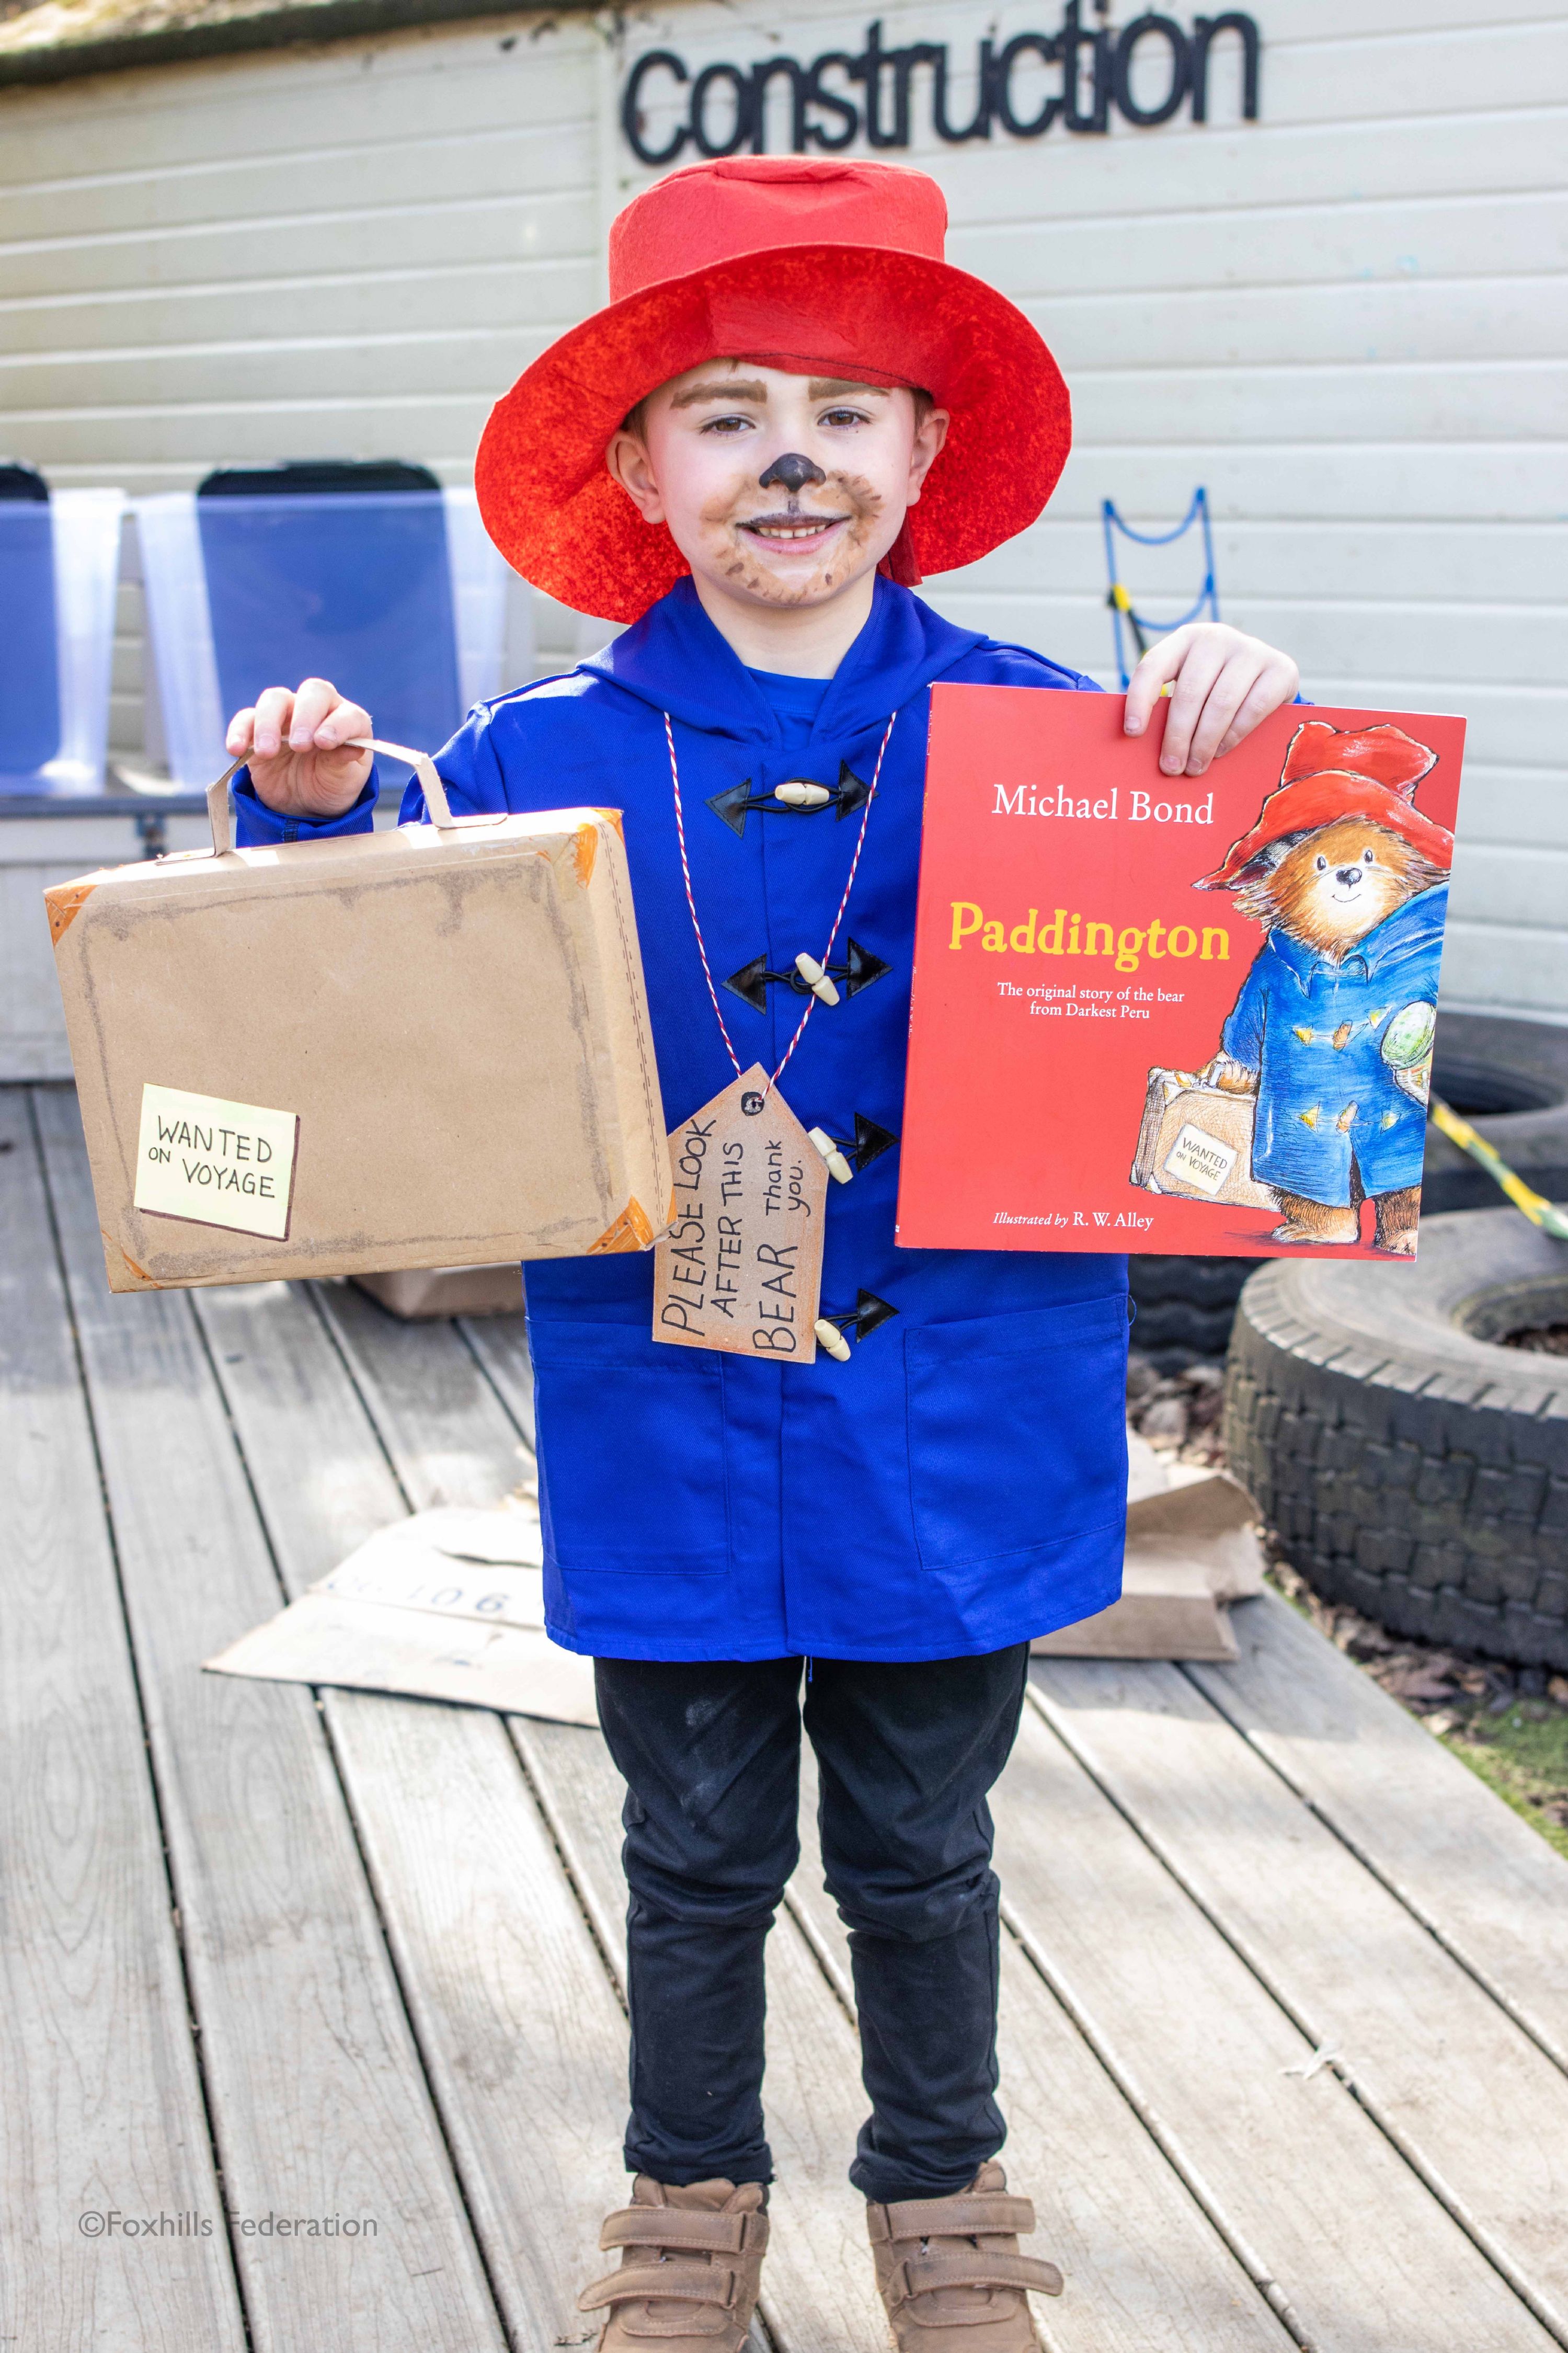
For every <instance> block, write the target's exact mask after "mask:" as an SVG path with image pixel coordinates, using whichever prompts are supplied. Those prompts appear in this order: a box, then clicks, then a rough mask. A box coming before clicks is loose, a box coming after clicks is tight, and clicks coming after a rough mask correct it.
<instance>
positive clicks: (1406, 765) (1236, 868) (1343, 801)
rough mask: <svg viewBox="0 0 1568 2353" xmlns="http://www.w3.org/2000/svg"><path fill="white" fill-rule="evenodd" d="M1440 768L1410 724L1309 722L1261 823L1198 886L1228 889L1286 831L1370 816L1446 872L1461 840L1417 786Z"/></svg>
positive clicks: (1292, 750)
mask: <svg viewBox="0 0 1568 2353" xmlns="http://www.w3.org/2000/svg"><path fill="white" fill-rule="evenodd" d="M1436 765H1437V754H1436V752H1434V751H1433V750H1432V748H1431V746H1430V745H1429V744H1418V743H1417V742H1416V741H1415V736H1414V735H1407V734H1406V733H1405V730H1404V728H1403V727H1394V726H1381V727H1365V728H1348V727H1346V728H1341V727H1333V726H1331V725H1330V723H1329V722H1328V721H1327V720H1326V719H1309V720H1307V721H1306V722H1305V723H1304V724H1303V725H1301V726H1300V727H1298V728H1297V730H1296V733H1294V735H1292V736H1291V738H1290V744H1289V750H1288V751H1287V752H1286V754H1285V765H1284V766H1283V768H1282V769H1281V770H1280V772H1279V790H1278V791H1277V792H1272V793H1270V794H1269V796H1268V799H1267V800H1266V801H1265V802H1264V804H1263V807H1262V808H1261V809H1260V811H1259V812H1258V823H1257V824H1256V825H1255V826H1254V827H1253V828H1252V830H1251V832H1250V833H1244V834H1243V835H1242V837H1241V839H1240V840H1239V841H1233V842H1232V843H1231V845H1230V848H1229V849H1227V850H1226V854H1225V860H1224V862H1223V863H1222V864H1221V865H1219V866H1217V867H1216V868H1215V871H1214V872H1213V873H1212V874H1205V876H1204V878H1203V880H1202V881H1199V882H1194V885H1193V888H1194V891H1229V890H1232V889H1234V888H1235V886H1236V884H1237V882H1239V881H1241V879H1242V877H1243V876H1244V875H1245V873H1246V871H1247V868H1248V867H1249V866H1250V865H1251V864H1252V862H1253V860H1254V859H1255V858H1257V857H1258V856H1259V855H1260V854H1261V852H1262V851H1264V850H1265V849H1268V847H1269V845H1270V843H1271V842H1276V841H1280V840H1283V839H1284V837H1285V836H1286V835H1287V834H1291V833H1315V832H1316V831H1317V829H1318V828H1319V827H1320V826H1324V825H1337V824H1338V822H1339V821H1340V819H1341V818H1347V817H1359V818H1366V819H1367V820H1368V822H1369V823H1370V824H1373V825H1380V826H1382V827H1383V828H1384V831H1385V832H1386V833H1396V834H1398V835H1399V836H1400V838H1401V839H1403V840H1405V841H1407V842H1409V844H1410V846H1411V848H1412V849H1418V850H1419V851H1420V852H1421V855H1422V856H1423V858H1426V859H1429V860H1430V861H1431V863H1432V864H1433V865H1434V866H1440V867H1441V868H1442V870H1443V871H1444V872H1445V873H1447V871H1448V869H1449V868H1450V867H1451V866H1452V864H1453V862H1454V837H1453V835H1452V834H1451V833H1450V832H1449V831H1448V829H1447V826H1441V825H1435V824H1434V823H1433V821H1432V819H1431V818H1429V817H1424V816H1423V815H1422V813H1421V811H1420V810H1419V809H1418V808H1416V807H1415V806H1414V804H1413V800H1412V796H1413V795H1414V793H1415V787H1416V786H1417V785H1418V784H1419V783H1420V781H1421V779H1422V777H1423V776H1426V773H1427V771H1428V770H1429V769H1431V768H1434V767H1436Z"/></svg>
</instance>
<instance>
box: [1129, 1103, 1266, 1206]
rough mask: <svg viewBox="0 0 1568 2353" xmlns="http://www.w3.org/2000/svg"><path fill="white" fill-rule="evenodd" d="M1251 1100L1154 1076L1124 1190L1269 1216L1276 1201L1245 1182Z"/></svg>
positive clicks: (1249, 1163) (1253, 1180)
mask: <svg viewBox="0 0 1568 2353" xmlns="http://www.w3.org/2000/svg"><path fill="white" fill-rule="evenodd" d="M1257 1109H1258V1098H1257V1097H1256V1095H1250V1094H1233V1093H1231V1092H1228V1091H1227V1090H1226V1089H1225V1088H1223V1087H1216V1086H1212V1085H1210V1084H1209V1083H1208V1082H1206V1081H1205V1080H1203V1079H1200V1078H1197V1077H1195V1076H1194V1074H1193V1072H1192V1071H1162V1070H1154V1071H1150V1073H1149V1092H1148V1094H1147V1096H1146V1097H1145V1099H1144V1103H1143V1122H1142V1126H1141V1127H1140V1129H1139V1131H1138V1151H1137V1156H1136V1158H1135V1159H1134V1160H1133V1163H1132V1182H1133V1184H1134V1185H1141V1186H1142V1187H1143V1188H1144V1190H1145V1191H1146V1192H1150V1193H1176V1194H1180V1195H1182V1196H1183V1197H1184V1198H1186V1199H1187V1200H1189V1201H1225V1202H1229V1203H1231V1204H1233V1205H1234V1206H1235V1207H1237V1208H1245V1209H1272V1208H1277V1207H1278V1206H1279V1196H1278V1194H1277V1193H1276V1192H1275V1191H1274V1189H1273V1187H1272V1186H1268V1185H1260V1184H1258V1181H1257V1179H1256V1178H1255V1177H1254V1176H1253V1174H1252V1124H1253V1120H1254V1117H1255V1115H1256V1113H1257Z"/></svg>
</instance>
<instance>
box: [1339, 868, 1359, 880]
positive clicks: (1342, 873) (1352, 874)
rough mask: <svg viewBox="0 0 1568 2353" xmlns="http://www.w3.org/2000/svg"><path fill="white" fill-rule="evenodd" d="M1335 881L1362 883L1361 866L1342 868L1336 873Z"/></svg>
mask: <svg viewBox="0 0 1568 2353" xmlns="http://www.w3.org/2000/svg"><path fill="white" fill-rule="evenodd" d="M1334 881H1336V882H1359V881H1361V868H1360V867H1359V866H1342V867H1341V868H1340V869H1339V870H1338V871H1337V872H1336V874H1335V876H1334Z"/></svg>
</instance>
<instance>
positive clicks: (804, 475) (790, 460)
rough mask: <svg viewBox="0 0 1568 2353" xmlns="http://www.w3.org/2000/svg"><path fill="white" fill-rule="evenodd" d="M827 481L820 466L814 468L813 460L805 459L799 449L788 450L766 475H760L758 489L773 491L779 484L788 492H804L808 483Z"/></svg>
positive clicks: (775, 461) (774, 461) (774, 460)
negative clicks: (776, 484)
mask: <svg viewBox="0 0 1568 2353" xmlns="http://www.w3.org/2000/svg"><path fill="white" fill-rule="evenodd" d="M826 480H827V477H826V474H825V473H824V472H823V470H822V469H821V467H820V466H814V465H813V464H812V462H811V459H809V458H803V457H802V456H801V454H800V451H799V450H798V449H786V450H785V451H784V456H783V457H782V458H775V459H773V464H772V465H771V466H770V467H769V468H768V470H767V472H766V473H765V474H759V475H758V477H757V488H758V490H759V491H771V490H772V489H773V484H774V483H775V482H778V483H780V484H781V485H782V486H783V488H784V490H786V491H803V490H805V486H806V484H807V482H825V481H826Z"/></svg>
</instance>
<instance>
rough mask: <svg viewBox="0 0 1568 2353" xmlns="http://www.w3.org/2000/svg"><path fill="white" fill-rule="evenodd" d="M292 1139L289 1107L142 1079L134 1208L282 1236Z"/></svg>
mask: <svg viewBox="0 0 1568 2353" xmlns="http://www.w3.org/2000/svg"><path fill="white" fill-rule="evenodd" d="M299 1138H300V1119H299V1114H298V1113H296V1112H291V1111H273V1110H270V1109H268V1108H266V1107H265V1106H263V1105H261V1104H259V1103H228V1102H226V1101H225V1100H224V1098H223V1097H222V1096H219V1095H198V1094H191V1093H189V1092H186V1091H185V1090H184V1088H180V1087H158V1086H153V1085H152V1084H151V1083H149V1084H146V1085H144V1086H143V1087H142V1125H141V1130H140V1132H139V1134H138V1136H137V1140H136V1189H135V1192H134V1195H133V1196H132V1198H133V1200H134V1203H135V1206H136V1208H138V1209H140V1210H142V1212H143V1213H144V1214H145V1215H146V1216H148V1217H153V1218H185V1219H190V1220H191V1222H192V1223H194V1224H195V1225H200V1226H223V1227H226V1228H227V1229H228V1230H229V1231H230V1232H233V1233H242V1234H266V1235H269V1236H270V1237H271V1238H272V1239H273V1240H276V1241H287V1240H288V1239H289V1208H290V1204H291V1202H292V1199H293V1193H294V1163H295V1156H296V1153H297V1150H298V1145H299Z"/></svg>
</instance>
